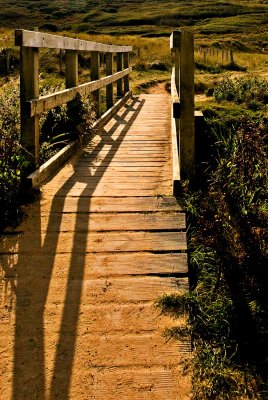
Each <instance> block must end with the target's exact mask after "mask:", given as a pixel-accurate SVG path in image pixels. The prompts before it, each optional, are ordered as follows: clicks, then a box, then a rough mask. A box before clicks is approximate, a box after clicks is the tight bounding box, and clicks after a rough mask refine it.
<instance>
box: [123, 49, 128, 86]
mask: <svg viewBox="0 0 268 400" xmlns="http://www.w3.org/2000/svg"><path fill="white" fill-rule="evenodd" d="M123 60H124V69H126V68H128V67H129V53H128V52H127V53H124V55H123ZM127 92H129V75H126V76H124V93H127Z"/></svg>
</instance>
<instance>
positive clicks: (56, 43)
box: [15, 29, 132, 53]
mask: <svg viewBox="0 0 268 400" xmlns="http://www.w3.org/2000/svg"><path fill="white" fill-rule="evenodd" d="M15 45H16V46H24V47H38V48H49V49H62V50H77V51H78V50H79V51H99V52H106V53H117V52H122V53H124V52H130V51H132V46H114V45H108V44H103V43H97V42H91V41H89V40H80V39H73V38H69V37H64V36H58V35H51V34H49V33H42V32H33V31H28V30H23V29H17V30H15Z"/></svg>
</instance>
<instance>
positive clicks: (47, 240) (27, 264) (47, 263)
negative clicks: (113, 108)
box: [3, 98, 144, 400]
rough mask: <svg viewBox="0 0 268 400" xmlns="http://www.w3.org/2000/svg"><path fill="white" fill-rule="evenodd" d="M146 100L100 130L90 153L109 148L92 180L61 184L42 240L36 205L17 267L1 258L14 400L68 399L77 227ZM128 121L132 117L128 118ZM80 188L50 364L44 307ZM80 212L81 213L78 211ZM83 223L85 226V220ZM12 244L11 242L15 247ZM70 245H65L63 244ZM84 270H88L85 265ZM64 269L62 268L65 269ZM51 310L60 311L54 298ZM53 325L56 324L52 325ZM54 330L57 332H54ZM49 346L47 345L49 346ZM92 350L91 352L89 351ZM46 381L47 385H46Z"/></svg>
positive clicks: (83, 240)
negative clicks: (11, 297)
mask: <svg viewBox="0 0 268 400" xmlns="http://www.w3.org/2000/svg"><path fill="white" fill-rule="evenodd" d="M143 103H144V101H141V100H139V99H136V98H135V99H132V102H131V104H128V105H126V106H125V110H124V112H123V113H122V114H120V118H118V119H117V122H115V124H114V126H113V127H112V128H111V129H110V130H109V135H108V133H107V132H105V131H104V130H103V131H102V132H99V135H100V137H101V140H100V142H99V143H98V145H97V146H96V147H95V148H94V154H95V153H96V159H97V153H98V152H100V151H101V150H102V149H103V148H104V146H105V144H106V143H107V141H108V142H109V145H110V150H109V151H108V153H107V155H106V156H105V158H104V159H103V160H102V162H101V163H100V165H98V166H97V167H95V168H96V172H98V173H97V174H96V175H95V178H94V180H93V181H92V182H94V184H92V182H91V184H90V190H89V188H88V187H87V185H88V183H89V182H90V179H91V178H90V177H89V176H87V177H84V179H83V178H82V180H81V176H79V177H78V176H77V175H76V171H74V173H73V174H72V175H71V176H70V178H69V179H67V180H66V182H64V183H63V184H62V186H61V187H60V188H59V189H58V191H57V192H56V193H55V195H54V197H53V199H52V204H51V209H50V215H49V216H48V223H47V227H46V231H45V232H43V236H42V221H41V206H40V204H38V203H36V204H35V205H34V210H35V219H34V226H32V227H31V232H28V233H27V232H25V233H24V234H23V235H21V236H18V237H17V238H16V243H15V251H14V252H15V253H18V259H17V263H16V265H14V256H12V255H8V253H11V252H12V251H13V249H10V248H9V249H6V253H7V255H6V256H5V257H4V258H3V260H4V262H3V269H4V271H5V272H6V276H9V277H10V282H11V283H12V282H13V283H12V284H13V290H14V292H15V296H16V315H15V338H14V356H13V357H14V361H13V395H12V398H13V399H14V400H26V399H27V400H30V399H39V400H42V399H45V398H49V399H50V400H52V399H68V398H69V388H70V381H71V375H72V368H73V361H74V354H75V346H76V335H77V324H78V318H79V310H80V302H81V293H82V283H83V277H84V270H85V266H86V265H85V255H86V246H87V245H88V244H87V240H88V230H81V227H85V226H87V227H88V226H89V224H90V221H88V220H89V212H90V207H91V205H90V194H93V192H94V190H95V188H96V187H97V185H98V182H99V180H100V179H101V177H102V175H103V174H104V172H105V170H106V169H107V168H108V165H109V163H110V162H111V161H112V159H113V156H114V155H115V154H116V151H117V150H118V149H119V147H120V145H121V143H122V141H123V139H124V137H125V135H126V133H127V132H128V131H129V129H130V128H131V126H132V124H133V122H134V121H135V119H136V118H137V116H138V115H139V112H140V110H141V109H142V107H143ZM129 117H130V118H129ZM122 124H123V125H124V129H123V130H121V133H120V134H119V136H118V137H117V138H116V139H112V135H113V133H114V132H115V130H116V129H117V128H118V127H119V126H120V125H122ZM78 181H79V182H80V183H82V184H84V190H83V191H81V196H80V197H79V199H78V202H77V210H76V213H75V214H73V216H74V217H73V218H75V219H76V220H75V221H72V223H73V222H74V233H73V240H72V243H71V245H70V248H68V250H67V252H68V253H69V254H68V253H66V263H69V269H68V271H69V272H68V277H67V284H66V291H65V300H64V304H63V311H62V317H61V321H60V325H59V332H58V334H59V339H58V341H57V343H54V344H53V346H55V348H54V349H53V351H52V352H53V353H54V354H55V356H54V359H52V360H51V359H50V360H48V359H46V353H45V348H46V347H47V343H46V341H47V338H46V336H48V333H47V329H48V328H46V332H45V325H46V321H45V317H44V313H45V308H46V307H47V305H48V304H47V301H48V293H49V291H50V290H51V282H52V275H53V266H54V262H55V257H56V254H57V252H58V251H57V248H58V245H59V241H60V240H62V239H61V238H60V231H61V223H62V213H63V210H64V203H65V199H66V196H67V195H68V192H69V191H70V190H71V188H72V187H73V185H75V182H78ZM81 211H83V212H81ZM86 219H87V221H86ZM13 244H14V242H13ZM66 245H68V244H66ZM87 267H88V266H87ZM65 268H66V266H65ZM55 306H57V307H60V304H57V300H56V299H55ZM55 323H56V322H55ZM54 330H55V328H54ZM49 345H50V346H52V344H51V343H49ZM92 350H94V349H92ZM48 381H50V382H51V383H50V384H49V382H48Z"/></svg>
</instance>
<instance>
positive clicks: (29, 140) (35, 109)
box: [15, 30, 132, 167]
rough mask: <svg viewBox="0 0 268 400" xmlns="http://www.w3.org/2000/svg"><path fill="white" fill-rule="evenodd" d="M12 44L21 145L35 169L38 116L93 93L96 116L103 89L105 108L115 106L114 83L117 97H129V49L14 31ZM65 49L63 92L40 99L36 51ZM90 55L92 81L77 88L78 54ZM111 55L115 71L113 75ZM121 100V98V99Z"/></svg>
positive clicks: (37, 148) (37, 154)
mask: <svg viewBox="0 0 268 400" xmlns="http://www.w3.org/2000/svg"><path fill="white" fill-rule="evenodd" d="M15 45H16V46H20V59H21V62H20V63H21V64H20V65H21V67H20V102H21V143H22V146H23V148H25V149H26V151H27V154H29V155H30V158H31V159H32V161H34V164H35V166H36V167H38V166H39V114H41V113H43V112H46V111H48V110H50V109H52V108H54V107H57V106H60V105H62V104H64V103H68V104H69V105H70V106H72V105H73V107H75V102H73V103H72V101H73V100H74V99H75V98H76V97H77V95H81V96H82V95H87V94H89V93H91V92H93V99H94V102H95V105H96V114H97V116H99V109H100V108H99V106H100V89H101V88H104V87H106V105H107V109H111V108H112V107H113V105H114V93H113V92H114V91H113V84H114V83H115V82H116V83H117V96H118V97H120V98H122V97H123V96H124V97H128V95H129V93H130V92H129V73H130V71H131V68H130V67H129V53H130V52H131V51H132V47H131V46H114V45H107V44H102V43H96V42H91V41H87V40H79V39H73V38H68V37H63V36H57V35H51V34H46V33H41V32H35V31H27V30H16V31H15ZM40 48H50V49H60V50H65V84H66V89H65V90H62V91H60V92H57V93H53V94H49V95H46V96H41V97H40V96H39V49H40ZM79 51H87V52H91V57H90V58H91V81H90V82H87V83H84V84H81V85H79V81H78V52H79ZM101 53H105V54H106V57H105V59H106V76H105V77H103V78H101V77H100V54H101ZM114 53H116V61H117V62H116V63H117V72H115V73H114V65H113V64H114ZM124 97H123V98H124Z"/></svg>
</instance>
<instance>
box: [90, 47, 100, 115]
mask: <svg viewBox="0 0 268 400" xmlns="http://www.w3.org/2000/svg"><path fill="white" fill-rule="evenodd" d="M98 79H100V53H99V52H98V51H92V52H91V80H92V81H96V80H98ZM93 101H94V103H95V111H96V116H97V118H98V117H99V116H100V90H99V89H98V90H95V91H94V92H93Z"/></svg>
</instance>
